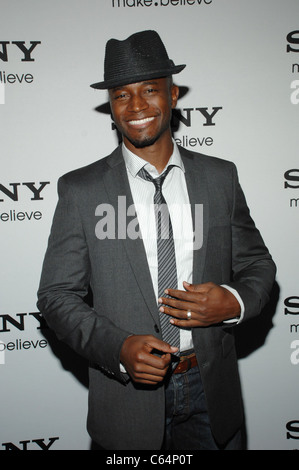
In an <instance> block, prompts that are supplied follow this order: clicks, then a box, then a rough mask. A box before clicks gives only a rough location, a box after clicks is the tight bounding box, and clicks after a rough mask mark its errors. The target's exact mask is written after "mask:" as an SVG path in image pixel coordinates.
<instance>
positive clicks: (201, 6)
mask: <svg viewBox="0 0 299 470" xmlns="http://www.w3.org/2000/svg"><path fill="white" fill-rule="evenodd" d="M142 29H156V30H157V31H158V32H159V33H160V35H161V37H162V38H163V40H164V42H165V44H166V47H167V49H168V51H169V55H170V57H171V58H173V60H174V61H175V62H176V63H179V64H181V63H186V64H187V67H186V69H185V70H184V71H183V72H182V73H181V74H179V75H177V76H175V81H176V83H177V85H179V86H180V89H181V98H180V100H179V102H178V107H177V109H176V110H175V112H174V116H173V125H174V137H175V139H176V141H177V142H178V143H179V144H181V145H183V146H184V147H186V148H188V149H191V150H195V151H198V152H202V153H205V154H208V155H215V156H218V157H220V158H225V159H228V160H232V161H233V162H235V163H236V165H237V167H238V170H239V177H240V180H241V184H242V186H243V189H244V191H245V194H246V197H247V201H248V205H249V206H250V208H251V213H252V216H253V218H254V219H255V221H256V224H257V226H258V228H259V229H260V230H261V232H262V235H263V237H264V239H265V242H266V244H267V246H268V247H269V249H270V252H271V254H272V256H273V258H274V260H275V262H276V264H277V267H278V274H277V281H276V284H275V286H274V289H273V293H272V297H271V301H270V303H269V305H268V306H267V308H266V309H265V311H264V312H263V315H262V316H260V317H259V318H258V319H256V320H254V321H252V322H251V323H248V324H247V325H244V326H240V328H238V334H237V346H238V354H239V358H240V359H239V365H240V373H241V380H242V388H243V394H244V402H245V412H246V424H247V445H248V450H257V449H260V450H274V449H275V450H276V449H281V450H290V449H299V441H298V439H299V409H298V387H299V320H298V315H299V282H298V262H299V256H298V233H299V223H298V219H299V218H298V215H299V161H298V149H299V132H298V127H299V126H298V124H299V119H298V118H299V2H298V0H250V1H249V0H157V1H155V0H88V1H83V0H51V1H46V0H1V15H0V116H1V123H0V154H1V173H0V235H1V243H0V250H1V279H0V286H1V287H0V291H1V297H0V383H1V395H0V423H1V426H0V449H1V450H12V449H13V450H16V449H18V450H46V449H47V450H89V449H90V438H89V436H88V434H87V432H86V414H87V393H88V391H87V386H88V382H87V364H86V363H85V361H84V360H82V359H81V358H80V357H78V356H76V354H74V353H73V352H72V351H71V350H70V349H68V348H67V347H66V346H64V345H63V344H61V343H59V342H58V341H57V340H56V339H55V335H54V334H53V333H52V332H51V331H50V330H49V329H48V328H47V327H46V325H45V324H44V322H43V320H42V318H41V316H40V314H39V312H38V310H37V307H36V292H37V289H38V284H39V278H40V273H41V266H42V261H43V257H44V253H45V249H46V245H47V239H48V235H49V231H50V227H51V222H52V217H53V213H54V209H55V206H56V203H57V180H58V178H59V177H60V176H61V175H62V174H64V173H66V172H67V171H69V170H72V169H75V168H78V167H81V166H84V165H87V164H89V163H91V162H93V161H95V160H98V159H99V158H102V157H104V156H106V155H107V154H109V153H110V152H111V151H112V150H113V149H114V148H115V146H116V145H117V143H118V141H117V135H116V132H115V130H114V127H113V123H112V120H111V116H110V112H109V107H108V104H107V94H106V91H98V90H93V89H92V88H90V86H89V85H90V83H94V82H96V81H100V80H102V75H103V61H104V48H105V44H106V41H107V40H108V39H109V38H111V37H116V38H118V39H124V38H126V37H128V36H129V35H130V34H132V33H134V32H136V31H140V30H142ZM215 191H217V188H215Z"/></svg>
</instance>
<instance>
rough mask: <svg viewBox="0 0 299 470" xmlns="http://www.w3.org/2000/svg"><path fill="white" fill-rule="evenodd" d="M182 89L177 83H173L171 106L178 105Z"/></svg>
mask: <svg viewBox="0 0 299 470" xmlns="http://www.w3.org/2000/svg"><path fill="white" fill-rule="evenodd" d="M179 94H180V89H179V87H178V86H177V85H172V87H171V107H172V109H174V108H175V107H176V105H177V101H178V99H179Z"/></svg>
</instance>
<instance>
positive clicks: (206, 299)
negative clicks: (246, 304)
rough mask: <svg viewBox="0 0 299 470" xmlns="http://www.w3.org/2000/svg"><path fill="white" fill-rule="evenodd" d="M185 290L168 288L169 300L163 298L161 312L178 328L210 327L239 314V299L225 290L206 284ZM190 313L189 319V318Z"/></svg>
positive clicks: (190, 285) (186, 285) (191, 285)
mask: <svg viewBox="0 0 299 470" xmlns="http://www.w3.org/2000/svg"><path fill="white" fill-rule="evenodd" d="M184 288H185V289H186V290H185V291H182V290H176V289H166V291H165V293H166V294H167V295H169V296H170V297H171V298H168V297H161V298H160V299H159V302H160V303H161V305H162V306H161V307H160V311H162V312H163V313H165V314H167V315H170V316H171V317H172V318H171V320H170V322H171V323H173V324H174V325H176V326H179V327H182V328H191V327H198V326H209V325H213V324H216V323H221V322H223V321H225V320H229V319H232V318H236V317H238V316H239V315H240V304H239V302H238V300H237V299H236V297H235V296H234V295H233V294H232V293H231V292H230V291H229V290H228V289H225V287H222V286H219V285H217V284H214V283H213V282H207V283H204V284H188V283H187V282H184ZM188 311H189V312H191V313H189V319H188Z"/></svg>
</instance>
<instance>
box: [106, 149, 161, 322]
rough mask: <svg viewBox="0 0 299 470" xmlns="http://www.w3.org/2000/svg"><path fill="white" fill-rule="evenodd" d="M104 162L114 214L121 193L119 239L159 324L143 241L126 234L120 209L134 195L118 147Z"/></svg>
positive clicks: (118, 220) (126, 205)
mask: <svg viewBox="0 0 299 470" xmlns="http://www.w3.org/2000/svg"><path fill="white" fill-rule="evenodd" d="M107 163H108V165H109V167H110V168H109V170H108V171H107V172H106V173H105V175H104V184H105V188H106V191H107V194H108V197H109V200H110V204H111V205H112V206H113V207H114V209H115V213H116V215H117V214H118V208H119V203H120V199H119V197H120V196H122V199H121V213H120V216H119V217H116V233H121V234H122V235H121V238H122V242H123V245H124V248H125V250H126V252H127V256H128V259H129V262H130V265H131V267H132V270H133V272H134V274H135V278H136V282H137V284H138V285H139V288H140V291H141V293H142V295H143V298H144V301H145V303H146V305H147V307H148V309H149V311H150V314H151V315H152V317H153V319H154V322H155V324H159V313H158V302H157V299H156V298H155V293H154V289H153V284H152V279H151V275H150V271H149V267H148V263H147V258H146V253H145V249H144V244H143V241H142V239H141V238H140V237H138V238H136V239H135V240H132V239H130V238H129V237H128V236H127V234H126V229H127V221H128V220H129V219H126V217H124V213H123V212H125V213H126V214H127V209H128V207H130V206H132V205H133V198H132V194H131V190H130V185H129V181H128V176H127V171H126V167H125V163H124V159H123V156H122V152H121V147H118V148H117V149H116V150H115V151H114V152H113V153H112V154H111V155H110V157H108V159H107ZM121 220H123V221H124V223H122V222H121ZM119 223H120V224H121V226H120V225H119ZM118 230H119V232H118Z"/></svg>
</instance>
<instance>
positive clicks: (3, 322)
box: [0, 312, 47, 333]
mask: <svg viewBox="0 0 299 470" xmlns="http://www.w3.org/2000/svg"><path fill="white" fill-rule="evenodd" d="M28 315H30V317H31V318H35V320H37V322H38V326H37V329H38V330H40V329H44V328H47V324H46V322H45V320H44V318H43V317H42V315H41V314H40V312H30V313H16V315H15V316H16V317H19V318H18V319H16V318H13V317H12V316H11V315H8V314H7V313H5V314H2V315H0V333H7V332H8V331H11V330H10V328H11V326H13V327H14V328H17V329H18V330H19V331H24V329H25V319H26V321H27V320H28V319H29V318H30V317H28Z"/></svg>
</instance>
